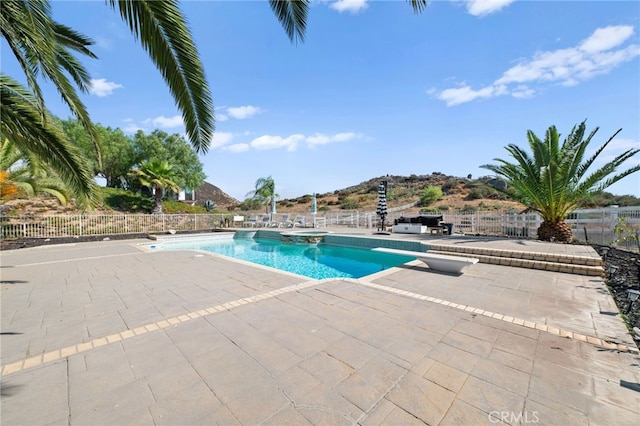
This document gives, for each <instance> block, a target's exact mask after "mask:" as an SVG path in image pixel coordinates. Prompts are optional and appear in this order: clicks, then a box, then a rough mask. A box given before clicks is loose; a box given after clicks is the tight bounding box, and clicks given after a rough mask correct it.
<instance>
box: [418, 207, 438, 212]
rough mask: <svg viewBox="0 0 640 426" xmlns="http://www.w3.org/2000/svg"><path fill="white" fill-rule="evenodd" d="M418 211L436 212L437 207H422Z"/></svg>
mask: <svg viewBox="0 0 640 426" xmlns="http://www.w3.org/2000/svg"><path fill="white" fill-rule="evenodd" d="M420 213H438V209H436V208H433V207H423V208H421V209H420Z"/></svg>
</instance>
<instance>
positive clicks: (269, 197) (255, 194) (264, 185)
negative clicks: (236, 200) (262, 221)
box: [247, 176, 279, 213]
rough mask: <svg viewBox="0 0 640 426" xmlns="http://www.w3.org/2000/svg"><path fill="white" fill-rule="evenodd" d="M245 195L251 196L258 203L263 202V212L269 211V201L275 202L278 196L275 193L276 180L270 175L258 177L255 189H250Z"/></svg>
mask: <svg viewBox="0 0 640 426" xmlns="http://www.w3.org/2000/svg"><path fill="white" fill-rule="evenodd" d="M247 197H251V198H253V199H254V200H258V201H259V202H260V204H264V205H265V212H266V213H269V206H270V205H271V203H275V202H276V199H277V198H278V197H279V195H278V194H276V182H275V181H274V180H273V178H272V177H271V176H269V177H266V178H264V177H261V178H259V179H258V180H257V181H256V187H255V189H254V190H253V191H250V192H249V193H248V194H247Z"/></svg>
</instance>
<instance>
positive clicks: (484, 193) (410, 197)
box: [278, 172, 525, 211]
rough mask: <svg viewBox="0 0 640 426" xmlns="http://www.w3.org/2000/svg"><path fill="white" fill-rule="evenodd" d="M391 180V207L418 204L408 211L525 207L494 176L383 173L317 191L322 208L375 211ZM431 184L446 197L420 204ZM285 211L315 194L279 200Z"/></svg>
mask: <svg viewBox="0 0 640 426" xmlns="http://www.w3.org/2000/svg"><path fill="white" fill-rule="evenodd" d="M381 180H386V181H387V199H388V206H389V207H390V208H393V207H396V206H405V205H408V204H411V203H413V204H415V206H414V207H413V208H408V209H407V210H409V211H411V210H415V211H418V210H420V209H421V208H430V209H435V210H440V211H447V210H461V209H496V210H503V209H514V210H523V209H524V208H525V207H524V206H523V205H521V204H519V203H516V202H513V201H510V200H507V199H506V197H505V196H504V195H503V194H501V193H500V192H498V191H497V190H496V189H495V188H494V187H493V186H492V185H494V186H495V185H500V182H496V181H495V180H492V179H491V178H488V177H487V178H480V179H471V177H467V178H460V177H456V176H449V175H445V174H443V173H437V172H436V173H432V174H429V175H410V176H391V175H388V176H379V177H375V178H372V179H369V180H367V181H365V182H361V183H359V184H357V185H353V186H349V187H347V188H344V189H339V190H335V191H333V192H327V193H324V194H317V203H318V209H319V210H320V211H322V210H340V209H348V210H351V209H358V210H375V209H376V205H377V202H378V184H379V183H380V181H381ZM429 186H435V187H439V188H441V190H442V194H443V195H442V198H441V199H439V200H438V201H435V202H433V203H430V204H429V205H427V206H424V205H419V202H420V200H421V197H422V194H423V192H424V190H425V189H426V188H427V187H429ZM278 207H279V209H281V210H283V211H308V210H309V209H310V207H311V195H310V194H306V195H303V196H301V197H297V198H293V199H286V200H282V201H280V202H279V203H278Z"/></svg>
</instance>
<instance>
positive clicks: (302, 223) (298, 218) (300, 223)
mask: <svg viewBox="0 0 640 426" xmlns="http://www.w3.org/2000/svg"><path fill="white" fill-rule="evenodd" d="M296 226H299V227H301V228H304V227H306V226H307V225H306V222H305V218H304V216H302V215H298V216H296V218H295V219H293V226H292V227H294V228H295V227H296Z"/></svg>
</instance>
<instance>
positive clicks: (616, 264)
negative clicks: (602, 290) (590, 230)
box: [593, 244, 640, 347]
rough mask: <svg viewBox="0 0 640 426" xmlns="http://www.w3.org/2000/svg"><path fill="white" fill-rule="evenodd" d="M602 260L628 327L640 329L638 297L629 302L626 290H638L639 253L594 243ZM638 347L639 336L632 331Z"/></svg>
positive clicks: (639, 272)
mask: <svg viewBox="0 0 640 426" xmlns="http://www.w3.org/2000/svg"><path fill="white" fill-rule="evenodd" d="M593 248H594V249H595V250H596V251H597V252H598V253H600V255H601V256H602V259H603V261H604V270H605V274H606V275H605V281H606V283H607V287H609V291H610V292H611V294H612V295H613V298H614V300H615V302H616V305H618V309H620V312H621V313H622V314H623V315H625V316H626V321H627V324H628V325H629V326H630V328H632V329H633V328H634V327H636V328H637V329H640V299H638V300H637V301H635V302H634V303H633V304H632V303H631V302H630V300H629V297H628V293H627V290H637V291H640V253H634V252H631V251H625V250H618V249H616V248H612V247H609V246H601V245H597V244H594V245H593ZM632 335H633V336H634V339H635V341H636V344H637V345H638V346H639V347H640V336H639V335H638V333H632Z"/></svg>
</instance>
